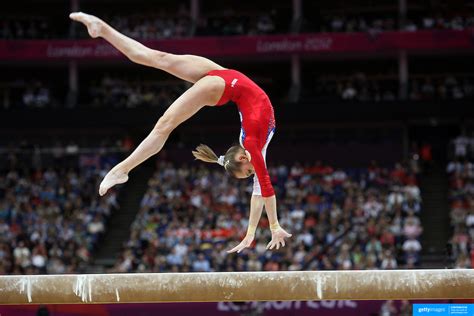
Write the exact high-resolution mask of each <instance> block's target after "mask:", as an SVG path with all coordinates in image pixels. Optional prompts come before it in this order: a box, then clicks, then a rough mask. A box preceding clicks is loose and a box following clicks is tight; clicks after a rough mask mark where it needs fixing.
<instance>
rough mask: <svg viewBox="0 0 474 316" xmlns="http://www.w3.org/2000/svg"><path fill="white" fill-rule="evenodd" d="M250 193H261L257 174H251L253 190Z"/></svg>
mask: <svg viewBox="0 0 474 316" xmlns="http://www.w3.org/2000/svg"><path fill="white" fill-rule="evenodd" d="M252 195H262V189H261V188H260V183H259V182H258V177H257V175H254V176H253V192H252Z"/></svg>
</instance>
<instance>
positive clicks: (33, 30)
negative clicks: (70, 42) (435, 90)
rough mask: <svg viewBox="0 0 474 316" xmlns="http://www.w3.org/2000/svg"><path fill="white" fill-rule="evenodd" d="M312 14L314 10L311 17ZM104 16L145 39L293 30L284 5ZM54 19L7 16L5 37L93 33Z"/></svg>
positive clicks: (448, 25)
mask: <svg viewBox="0 0 474 316" xmlns="http://www.w3.org/2000/svg"><path fill="white" fill-rule="evenodd" d="M289 10H291V8H289ZM314 10H316V9H314ZM277 11H278V12H279V11H281V13H282V14H285V15H286V16H285V17H284V18H283V17H282V18H283V20H282V21H280V20H279V19H278V18H277V13H278V12H277ZM467 12H468V10H467ZM303 13H304V17H303V18H302V21H303V23H302V24H301V28H300V31H301V32H368V33H371V34H377V33H380V32H384V31H397V30H400V29H401V30H404V31H411V32H413V31H417V30H432V29H445V30H464V29H467V28H471V27H473V26H474V15H472V14H469V13H465V14H458V13H445V14H434V13H429V12H427V13H425V14H422V15H420V14H413V13H411V12H408V19H407V20H406V21H405V23H404V24H403V25H400V21H399V19H398V17H396V14H395V13H394V14H392V15H391V16H389V15H386V14H383V13H381V14H377V15H367V14H365V15H364V14H358V15H353V16H350V15H344V14H340V15H338V14H331V15H323V16H318V15H316V16H315V15H314V11H313V9H307V10H306V11H304V12H303ZM308 15H311V18H308ZM384 15H385V16H384ZM101 17H102V18H104V20H106V21H107V22H108V23H109V24H110V25H112V26H113V27H115V28H117V29H118V30H119V31H120V32H123V33H124V34H126V35H128V36H131V37H134V38H140V39H143V40H154V39H162V38H183V37H190V36H206V35H214V36H225V35H257V34H272V33H288V32H290V28H291V26H290V24H291V23H290V15H289V11H285V10H283V9H278V10H277V9H272V10H270V11H268V12H262V10H258V9H256V10H254V11H247V10H245V9H241V10H238V11H237V10H234V9H232V8H227V9H225V10H221V11H215V12H211V13H207V12H202V14H201V17H200V18H199V20H198V21H192V19H191V17H190V13H189V9H188V8H187V7H186V6H179V7H177V8H175V9H173V10H171V11H170V10H167V11H165V10H163V9H160V8H153V9H151V10H145V11H141V12H127V13H125V14H103V15H101ZM50 22H51V21H49V20H47V19H46V18H38V17H19V18H18V17H6V18H4V19H2V21H1V22H0V39H45V38H56V37H68V36H78V37H80V38H86V37H88V35H87V32H86V31H85V30H84V29H83V28H77V27H76V28H75V31H71V30H69V29H67V28H66V29H65V30H63V34H62V35H61V34H56V33H57V32H58V31H56V32H55V31H54V30H53V27H52V26H51V23H50ZM280 22H281V23H280ZM62 29H64V27H62ZM296 29H297V28H296ZM296 29H295V30H296ZM74 34H75V35H74Z"/></svg>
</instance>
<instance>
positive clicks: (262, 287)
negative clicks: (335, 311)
mask: <svg viewBox="0 0 474 316" xmlns="http://www.w3.org/2000/svg"><path fill="white" fill-rule="evenodd" d="M455 298H457V299H461V298H474V270H467V269H466V270H373V271H372V270H366V271H301V272H242V273H239V272H231V273H223V272H217V273H143V274H83V275H28V276H24V275H15V276H0V304H84V303H88V304H89V303H92V304H101V303H143V302H217V301H228V302H230V301H234V302H235V301H309V300H388V299H455Z"/></svg>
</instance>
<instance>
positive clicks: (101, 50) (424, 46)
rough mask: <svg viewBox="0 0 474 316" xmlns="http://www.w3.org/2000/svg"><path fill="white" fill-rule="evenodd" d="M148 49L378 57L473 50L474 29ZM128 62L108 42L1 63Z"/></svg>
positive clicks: (29, 52)
mask: <svg viewBox="0 0 474 316" xmlns="http://www.w3.org/2000/svg"><path fill="white" fill-rule="evenodd" d="M144 44H145V45H147V46H149V47H152V48H157V49H161V50H164V51H168V52H174V53H188V54H196V55H202V56H209V57H216V56H260V55H275V54H278V55H285V54H308V55H318V54H327V53H331V54H337V53H343V54H349V53H358V54H374V53H384V52H385V53H393V52H394V51H397V50H402V49H403V50H407V51H412V52H431V51H442V50H448V51H449V50H450V51H466V50H469V51H470V50H472V51H474V32H473V31H472V30H464V31H451V30H438V31H418V32H383V33H379V34H370V33H317V34H302V35H272V36H233V37H197V38H191V39H174V40H158V41H145V42H144ZM115 58H124V57H123V56H122V54H120V53H119V52H118V51H117V50H115V49H114V48H113V47H111V46H110V45H109V44H107V43H106V42H105V41H103V40H77V41H75V40H2V41H0V59H2V60H69V59H115Z"/></svg>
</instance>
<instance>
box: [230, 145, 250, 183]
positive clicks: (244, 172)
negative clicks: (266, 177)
mask: <svg viewBox="0 0 474 316" xmlns="http://www.w3.org/2000/svg"><path fill="white" fill-rule="evenodd" d="M251 159H252V158H251V157H250V154H249V152H248V151H245V150H242V151H241V152H240V153H238V154H237V155H235V160H236V161H239V162H240V170H239V171H237V172H236V173H235V174H234V175H235V177H236V178H237V179H245V178H248V177H250V176H251V175H253V174H255V169H254V168H253V165H252V164H251V163H250V160H251Z"/></svg>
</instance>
